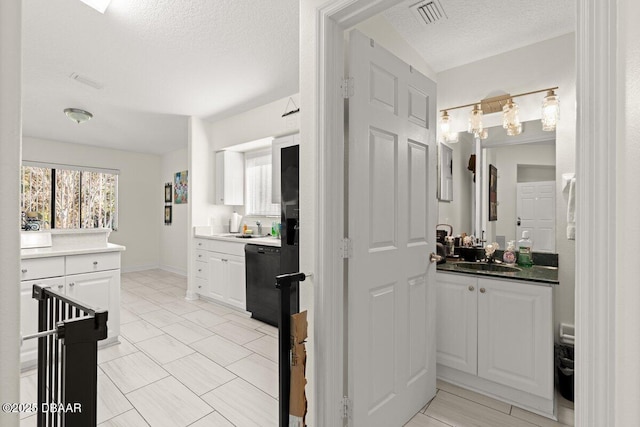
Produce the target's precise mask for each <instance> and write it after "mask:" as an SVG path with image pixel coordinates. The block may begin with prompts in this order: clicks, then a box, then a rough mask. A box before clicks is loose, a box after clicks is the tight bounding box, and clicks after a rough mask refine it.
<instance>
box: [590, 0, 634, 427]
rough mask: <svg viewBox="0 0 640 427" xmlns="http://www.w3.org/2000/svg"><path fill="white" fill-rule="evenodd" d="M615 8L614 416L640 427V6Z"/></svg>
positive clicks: (627, 2) (624, 2)
mask: <svg viewBox="0 0 640 427" xmlns="http://www.w3.org/2000/svg"><path fill="white" fill-rule="evenodd" d="M618 7H619V9H618V54H619V58H618V78H619V91H618V103H619V104H618V110H617V113H616V117H617V119H618V122H619V124H618V141H617V147H616V148H617V166H618V167H617V170H616V180H617V182H618V191H617V194H616V201H617V206H616V212H617V216H618V222H617V224H616V225H615V235H616V236H617V244H616V251H617V254H618V257H617V264H616V272H617V280H616V282H617V284H616V292H617V295H616V300H617V302H616V305H617V310H616V313H615V317H616V327H617V334H616V378H615V384H616V386H615V389H616V392H615V393H616V394H615V403H616V407H615V414H616V426H619V427H622V426H637V425H640V405H638V402H640V381H638V378H640V334H638V324H640V310H639V309H638V303H639V302H640V286H638V281H639V280H640V279H639V278H640V263H638V262H637V260H636V254H635V247H636V246H637V244H636V243H630V242H638V239H639V238H640V221H638V212H640V199H638V197H637V194H638V183H639V182H640V169H639V168H638V165H639V164H640V142H639V141H640V103H639V102H638V100H639V99H640V79H639V78H638V76H640V44H638V40H640V26H639V25H638V22H637V18H638V16H640V3H638V2H637V1H631V0H621V1H618ZM603 142H605V141H603ZM609 143H612V141H609ZM606 226H611V224H607V225H606ZM594 244H597V242H594Z"/></svg>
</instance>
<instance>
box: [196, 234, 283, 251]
mask: <svg viewBox="0 0 640 427" xmlns="http://www.w3.org/2000/svg"><path fill="white" fill-rule="evenodd" d="M237 235H238V234H230V233H225V234H209V233H207V232H202V231H199V230H196V232H195V234H194V236H195V237H196V238H199V239H211V240H224V241H226V242H234V243H242V244H252V245H265V246H276V247H280V246H281V242H280V239H278V238H276V237H271V236H267V237H250V238H238V237H236V236H237Z"/></svg>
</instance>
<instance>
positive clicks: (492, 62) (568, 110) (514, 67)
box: [437, 34, 576, 333]
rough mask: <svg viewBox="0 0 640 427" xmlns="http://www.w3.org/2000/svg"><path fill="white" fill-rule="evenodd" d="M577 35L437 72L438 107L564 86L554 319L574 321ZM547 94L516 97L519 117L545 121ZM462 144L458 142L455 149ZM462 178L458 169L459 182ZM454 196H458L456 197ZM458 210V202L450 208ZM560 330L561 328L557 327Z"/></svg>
mask: <svg viewBox="0 0 640 427" xmlns="http://www.w3.org/2000/svg"><path fill="white" fill-rule="evenodd" d="M575 74H576V72H575V35H574V34H567V35H564V36H561V37H556V38H554V39H550V40H546V41H544V42H541V43H536V44H534V45H531V46H527V47H524V48H521V49H516V50H513V51H510V52H506V53H503V54H500V55H496V56H493V57H490V58H486V59H483V60H481V61H477V62H474V63H471V64H467V65H463V66H460V67H456V68H452V69H450V70H446V71H443V72H441V73H439V74H438V78H437V82H438V110H440V109H443V108H448V107H454V106H457V105H464V104H469V103H471V102H474V101H479V100H481V99H483V98H486V97H488V96H494V95H498V94H503V93H506V92H508V93H512V94H516V93H523V92H528V91H531V90H536V89H544V88H547V87H553V86H559V89H558V91H557V93H558V95H559V97H560V122H559V123H558V127H557V129H556V184H557V197H556V218H557V219H556V246H557V247H556V250H557V252H558V255H559V261H560V269H559V280H560V285H559V286H557V287H555V288H554V300H555V308H554V320H555V322H556V325H557V324H559V323H560V322H563V323H570V324H573V323H574V307H575V305H574V299H575V297H574V289H575V285H574V282H575V241H573V240H567V239H566V217H567V215H566V206H567V194H565V193H562V189H561V182H562V179H561V176H562V173H565V172H575V149H576V141H575V138H576V131H575V128H576V95H575V86H576V76H575ZM543 96H544V94H540V95H532V96H527V97H522V98H517V99H516V102H517V103H518V105H519V107H520V120H521V121H528V120H538V119H540V115H541V113H540V105H541V103H542V98H543ZM449 114H450V116H451V119H452V121H453V125H452V128H453V130H454V131H460V132H466V126H467V120H468V114H469V110H467V109H460V110H454V111H450V112H449ZM483 123H484V126H485V127H490V126H498V125H501V124H502V116H501V114H491V115H486V116H485V117H484V120H483ZM459 146H460V143H458V144H456V145H454V146H453V147H454V154H455V150H456V149H457V148H458V147H459ZM457 178H458V177H457V176H456V175H455V172H454V181H455V180H456V179H457ZM454 197H455V196H454ZM448 209H449V210H451V209H454V210H455V209H457V205H456V201H455V199H454V202H453V203H452V204H451V205H450V206H449V207H448ZM556 333H557V328H556Z"/></svg>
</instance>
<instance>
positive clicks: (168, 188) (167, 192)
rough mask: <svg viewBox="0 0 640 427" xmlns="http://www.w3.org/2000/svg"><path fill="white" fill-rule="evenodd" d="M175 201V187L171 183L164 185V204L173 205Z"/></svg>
mask: <svg viewBox="0 0 640 427" xmlns="http://www.w3.org/2000/svg"><path fill="white" fill-rule="evenodd" d="M172 200H173V187H172V185H171V183H170V182H167V183H166V184H165V185H164V202H165V203H171V202H172Z"/></svg>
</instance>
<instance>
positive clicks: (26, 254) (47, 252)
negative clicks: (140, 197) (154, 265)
mask: <svg viewBox="0 0 640 427" xmlns="http://www.w3.org/2000/svg"><path fill="white" fill-rule="evenodd" d="M238 240H240V239H238ZM125 249H126V248H125V247H124V246H121V245H116V244H115V243H107V245H106V246H97V247H93V248H68V247H65V248H59V249H56V247H55V246H51V247H48V248H31V249H21V250H20V257H21V258H22V259H31V258H46V257H54V256H65V255H82V254H94V253H98V252H119V251H124V250H125Z"/></svg>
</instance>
